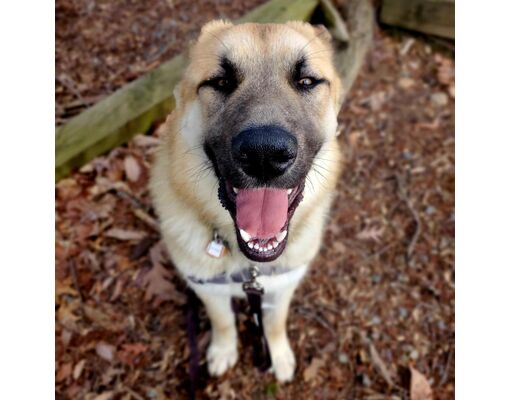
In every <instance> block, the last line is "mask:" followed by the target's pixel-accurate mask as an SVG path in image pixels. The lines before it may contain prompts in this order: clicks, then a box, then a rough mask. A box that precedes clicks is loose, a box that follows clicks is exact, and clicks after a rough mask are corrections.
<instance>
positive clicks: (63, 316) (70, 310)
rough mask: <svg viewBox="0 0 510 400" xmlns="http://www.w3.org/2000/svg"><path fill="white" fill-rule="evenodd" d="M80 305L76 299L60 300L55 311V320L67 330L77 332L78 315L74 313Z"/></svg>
mask: <svg viewBox="0 0 510 400" xmlns="http://www.w3.org/2000/svg"><path fill="white" fill-rule="evenodd" d="M79 307H80V302H79V301H78V300H71V301H69V302H65V301H64V302H62V303H61V304H60V306H59V308H58V311H57V320H58V321H59V322H60V323H61V324H62V326H64V327H65V328H67V329H68V330H69V331H72V332H78V331H79V330H80V329H79V327H78V324H77V322H78V321H79V320H80V317H79V316H78V315H76V310H77V309H78V308H79Z"/></svg>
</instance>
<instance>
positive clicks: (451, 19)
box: [381, 0, 455, 39]
mask: <svg viewBox="0 0 510 400" xmlns="http://www.w3.org/2000/svg"><path fill="white" fill-rule="evenodd" d="M381 22H383V23H384V24H387V25H394V26H398V27H401V28H406V29H411V30H414V31H418V32H423V33H429V34H432V35H437V36H441V37H445V38H448V39H455V2H454V0H384V1H383V3H382V9H381Z"/></svg>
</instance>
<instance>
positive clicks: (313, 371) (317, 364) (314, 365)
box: [303, 357, 326, 382]
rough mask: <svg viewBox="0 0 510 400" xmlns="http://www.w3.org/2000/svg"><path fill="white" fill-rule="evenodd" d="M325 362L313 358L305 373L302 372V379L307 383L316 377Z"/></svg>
mask: <svg viewBox="0 0 510 400" xmlns="http://www.w3.org/2000/svg"><path fill="white" fill-rule="evenodd" d="M325 362H326V361H325V360H324V359H322V358H318V357H316V358H314V359H313V360H312V362H311V363H310V365H309V366H308V367H306V369H305V371H304V372H303V378H304V380H305V382H309V381H311V380H313V379H315V378H316V377H317V374H318V373H319V370H320V369H321V368H322V367H323V366H324V364H325Z"/></svg>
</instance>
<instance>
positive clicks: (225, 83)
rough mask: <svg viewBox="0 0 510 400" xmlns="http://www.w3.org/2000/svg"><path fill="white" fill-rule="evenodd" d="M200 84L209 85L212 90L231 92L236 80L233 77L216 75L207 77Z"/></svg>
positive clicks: (234, 87)
mask: <svg viewBox="0 0 510 400" xmlns="http://www.w3.org/2000/svg"><path fill="white" fill-rule="evenodd" d="M200 86H209V87H211V88H213V89H214V90H216V91H218V92H221V93H223V94H231V93H232V92H233V91H234V90H235V89H236V87H237V82H236V80H235V79H231V78H227V77H218V78H213V79H209V80H207V81H205V82H203V83H202V84H201V85H200Z"/></svg>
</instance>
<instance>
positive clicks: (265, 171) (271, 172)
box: [232, 126, 298, 181]
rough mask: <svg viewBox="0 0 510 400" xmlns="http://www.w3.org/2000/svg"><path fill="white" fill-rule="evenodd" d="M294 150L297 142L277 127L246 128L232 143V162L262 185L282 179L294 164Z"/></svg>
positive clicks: (295, 150) (295, 153)
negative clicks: (260, 181) (281, 176)
mask: <svg viewBox="0 0 510 400" xmlns="http://www.w3.org/2000/svg"><path fill="white" fill-rule="evenodd" d="M297 148H298V144H297V140H296V138H295V137H294V136H293V135H291V134H290V133H289V132H287V131H286V130H284V129H282V128H279V127H277V126H260V127H256V128H249V129H246V130H244V131H242V132H241V133H239V134H238V135H237V136H236V137H234V139H232V151H233V155H234V160H235V161H236V162H237V164H238V165H240V167H241V168H242V170H243V171H244V172H245V173H246V174H247V175H249V176H252V177H254V178H258V179H260V180H263V181H268V180H270V179H272V178H276V177H277V176H279V175H282V174H283V173H284V172H285V171H286V170H287V169H288V168H289V167H290V166H291V165H292V164H293V163H294V160H295V159H296V155H297Z"/></svg>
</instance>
